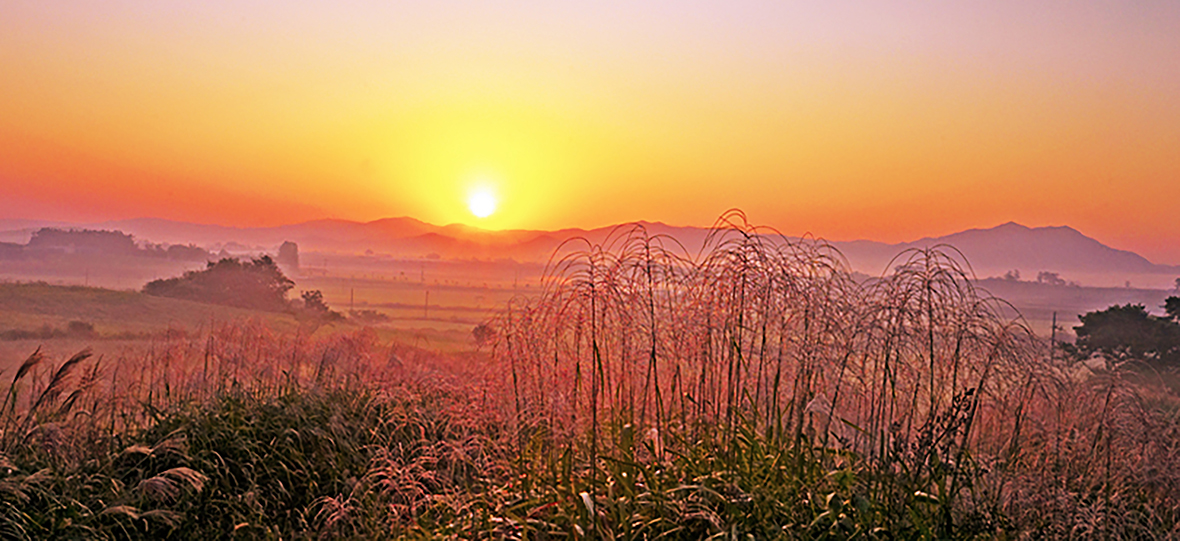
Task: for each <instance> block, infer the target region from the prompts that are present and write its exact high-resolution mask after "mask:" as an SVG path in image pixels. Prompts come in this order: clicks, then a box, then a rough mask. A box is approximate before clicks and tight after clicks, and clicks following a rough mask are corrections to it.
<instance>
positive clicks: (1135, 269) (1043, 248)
mask: <svg viewBox="0 0 1180 541" xmlns="http://www.w3.org/2000/svg"><path fill="white" fill-rule="evenodd" d="M640 223H641V224H642V225H643V226H644V227H645V228H646V229H647V230H648V232H649V233H651V234H662V235H668V236H670V237H673V238H675V239H677V240H678V241H680V242H681V243H682V244H683V245H684V246H685V249H686V250H687V251H688V252H689V253H690V254H695V253H696V252H697V251H698V250H699V249H700V248H701V246H702V245H703V243H704V240H705V238H706V236H707V235H708V232H709V230H708V229H707V228H700V227H679V226H670V225H666V224H663V223H658V222H657V223H652V222H640ZM47 226H48V227H69V228H90V229H110V230H120V231H123V232H125V233H129V234H131V235H134V236H135V237H136V238H137V239H139V240H141V241H150V242H153V243H168V244H189V243H192V244H196V245H198V246H202V247H207V248H213V249H220V248H223V247H227V246H230V247H234V248H237V249H238V250H249V249H256V250H260V251H261V250H271V251H273V250H274V249H275V248H276V247H277V246H278V245H279V244H281V243H282V242H284V241H288V240H290V241H294V242H296V243H298V244H299V246H300V249H301V250H303V251H309V252H321V253H336V254H346V253H366V252H369V253H380V254H390V255H393V256H395V257H423V256H431V257H441V258H447V259H470V258H477V259H504V258H511V259H515V260H517V261H545V260H547V259H548V257H549V256H550V255H551V254H552V253H553V250H554V249H556V248H557V247H558V246H560V245H561V243H563V242H565V241H567V240H569V239H572V238H576V237H584V238H586V239H588V240H590V241H592V242H601V241H602V240H604V239H605V238H606V237H607V236H608V235H609V234H610V232H611V231H612V230H613V229H614V227H603V228H597V229H590V230H584V229H562V230H557V231H530V230H508V231H487V230H481V229H477V228H472V227H468V226H463V225H447V226H438V225H433V224H429V223H426V222H423V221H420V220H416V219H414V218H408V217H402V218H387V219H382V220H376V221H372V222H367V223H362V222H353V221H347V220H333V219H328V220H315V221H310V222H304V223H298V224H292V225H283V226H277V227H257V228H238V227H226V226H218V225H203V224H192V223H186V222H177V221H171V220H165V219H158V218H140V219H131V220H119V221H110V222H102V223H92V224H68V223H53V222H37V221H28V220H0V241H3V242H17V243H23V242H26V241H27V240H28V237H29V236H30V235H31V234H32V232H33V231H35V230H36V229H38V228H40V227H47ZM832 245H833V246H835V247H836V248H837V249H838V250H839V251H840V252H841V253H842V254H843V255H844V256H845V257H846V258H847V260H848V262H849V264H850V265H851V266H852V268H853V269H854V270H856V271H858V272H862V273H865V274H868V275H879V274H881V273H882V272H883V271H884V270H885V269H886V268H887V267H888V265H889V262H890V261H891V260H892V259H893V258H894V257H895V256H897V255H898V254H899V253H901V252H903V251H904V250H906V249H910V248H924V247H929V246H935V245H950V246H954V247H955V248H957V249H958V250H959V251H961V252H962V253H963V255H964V256H965V257H966V258H967V260H968V261H969V262H970V264H971V266H972V268H973V270H974V271H975V273H976V275H977V276H979V277H980V278H985V277H992V276H1001V275H1004V274H1006V273H1009V272H1010V271H1015V272H1018V273H1020V275H1021V276H1022V277H1023V278H1024V279H1025V280H1031V279H1036V277H1037V275H1038V273H1040V272H1053V273H1058V274H1059V275H1060V276H1061V278H1063V279H1065V280H1068V281H1072V282H1077V283H1081V284H1085V285H1095V286H1124V285H1126V283H1127V282H1132V283H1133V285H1134V286H1137V287H1156V288H1171V287H1172V286H1173V285H1174V282H1173V281H1174V280H1175V278H1176V277H1177V276H1180V266H1174V265H1161V264H1156V263H1153V262H1151V261H1149V260H1147V259H1146V258H1144V257H1142V256H1140V255H1138V254H1136V253H1134V252H1130V251H1126V250H1119V249H1116V248H1112V247H1109V246H1106V245H1104V244H1102V243H1101V242H1099V241H1097V240H1095V239H1092V238H1090V237H1087V236H1085V235H1084V234H1082V233H1081V232H1079V231H1077V230H1075V229H1073V228H1071V227H1067V226H1058V227H1037V228H1030V227H1025V226H1023V225H1020V224H1017V223H1013V222H1009V223H1006V224H1003V225H999V226H996V227H992V228H987V229H970V230H967V231H962V232H959V233H954V234H951V235H946V236H942V237H929V238H923V239H919V240H915V241H912V242H905V243H898V244H888V243H883V242H877V241H872V240H855V241H833V242H832Z"/></svg>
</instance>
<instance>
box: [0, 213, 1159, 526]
mask: <svg viewBox="0 0 1180 541" xmlns="http://www.w3.org/2000/svg"><path fill="white" fill-rule="evenodd" d="M762 233H766V232H764V231H762V230H758V229H756V228H752V227H750V226H749V225H747V224H745V223H744V222H743V221H742V219H741V216H740V215H731V216H727V217H726V220H725V221H724V222H722V223H720V224H719V226H718V228H717V231H716V234H715V237H714V238H712V239H711V242H712V244H711V245H710V246H711V251H709V252H708V253H707V254H706V255H705V256H704V257H702V258H693V257H689V256H687V255H685V254H683V253H682V252H680V251H679V250H678V248H677V246H676V245H675V243H674V242H672V241H670V240H669V239H664V238H660V237H651V236H648V235H647V234H646V232H645V231H643V229H642V228H634V229H630V230H623V231H620V232H618V234H617V235H616V236H614V237H612V238H611V239H608V242H606V243H604V244H601V245H593V244H589V243H587V244H584V245H580V246H568V247H567V248H568V250H567V251H566V252H563V253H562V254H559V256H558V257H557V258H555V260H554V264H553V265H552V266H551V268H550V269H549V271H548V272H547V274H546V279H545V282H544V284H543V288H542V289H541V291H540V293H539V295H538V296H536V297H534V298H531V299H517V300H515V301H513V302H511V303H510V304H508V305H507V306H506V307H505V309H504V310H502V311H501V312H499V315H498V316H497V318H496V319H495V320H494V321H492V322H491V328H492V329H493V336H492V339H491V342H492V343H491V345H489V347H487V348H485V349H484V350H483V351H477V352H471V351H468V352H459V351H453V352H450V353H439V352H436V351H432V350H430V349H426V348H420V347H414V346H413V345H408V344H406V343H405V342H400V341H398V340H391V339H390V338H389V337H383V336H381V335H379V334H378V333H377V332H375V331H373V330H372V329H355V328H340V329H336V331H337V332H328V333H322V334H320V333H317V334H306V333H301V332H300V331H299V329H295V330H294V332H284V331H282V330H275V329H272V328H270V327H269V326H268V325H266V324H264V323H262V322H261V321H259V320H252V321H247V322H244V323H242V322H237V323H223V324H216V325H211V326H208V327H206V328H205V330H204V331H203V332H200V333H190V334H186V335H183V336H180V335H175V336H164V337H161V338H159V339H158V340H156V341H153V342H152V347H151V348H149V349H146V350H141V351H140V353H139V354H138V355H137V356H126V357H124V358H120V359H118V360H117V362H112V361H113V360H106V361H103V360H102V359H98V358H96V357H90V356H87V355H86V354H80V355H76V356H74V357H65V356H57V357H51V358H48V359H43V358H41V357H39V356H38V355H36V354H34V355H33V356H31V357H28V358H27V359H26V360H25V361H24V362H23V363H22V367H23V368H19V367H18V368H17V369H16V370H15V372H8V373H7V374H12V376H13V378H12V379H11V380H10V381H11V382H12V383H11V388H10V390H9V392H8V393H7V395H6V398H5V400H4V403H3V407H2V408H0V430H2V432H0V466H3V468H2V469H0V535H4V536H5V537H13V538H22V537H24V538H86V539H92V538H99V539H155V538H175V539H210V538H242V539H311V538H357V539H371V538H410V539H416V538H456V539H471V538H486V539H566V538H576V539H577V538H584V539H659V538H663V539H701V538H714V539H732V538H742V539H751V538H752V539H977V538H979V539H990V538H1049V539H1055V538H1061V539H1068V538H1112V539H1119V538H1128V539H1129V538H1134V539H1163V538H1173V537H1175V536H1177V535H1178V534H1180V489H1178V487H1180V477H1178V476H1180V401H1178V400H1177V399H1176V397H1175V396H1173V395H1172V394H1171V393H1170V392H1168V391H1167V389H1163V388H1158V387H1152V386H1150V385H1145V384H1144V383H1143V382H1142V381H1139V380H1137V379H1136V378H1135V377H1131V375H1130V374H1128V373H1126V372H1124V371H1123V370H1122V367H1119V366H1116V365H1113V364H1111V365H1108V366H1106V367H1105V368H1103V369H1099V370H1097V371H1096V372H1093V373H1090V374H1089V375H1085V376H1079V374H1078V373H1077V372H1076V371H1075V370H1074V368H1076V367H1075V366H1073V365H1072V364H1070V363H1069V362H1067V361H1066V360H1065V359H1063V358H1062V357H1061V356H1059V355H1056V354H1054V353H1052V352H1051V351H1050V349H1049V344H1048V343H1047V342H1046V341H1044V340H1043V339H1041V338H1040V337H1038V336H1036V335H1035V334H1034V333H1032V332H1030V330H1029V329H1028V327H1027V325H1026V324H1025V323H1024V322H1023V321H1022V320H1020V319H1019V318H1017V319H1012V318H1010V317H1007V316H1006V315H1005V314H1006V313H1007V312H1006V308H1005V306H1004V304H1003V302H1002V301H999V300H998V299H994V298H991V297H989V296H988V295H987V294H986V293H984V292H982V291H980V290H978V289H976V288H975V287H974V286H973V282H972V281H971V280H970V279H969V277H968V276H967V275H966V274H965V273H964V272H963V271H962V268H961V267H960V266H959V264H958V263H957V262H956V261H955V260H954V259H953V258H951V257H948V256H947V255H946V254H944V253H941V252H938V251H934V250H923V251H914V252H910V253H908V254H906V257H905V258H904V259H902V260H899V261H898V265H895V266H894V271H893V272H892V273H891V274H889V275H887V276H883V277H880V278H879V279H875V280H871V281H869V282H859V281H856V280H852V279H851V277H850V275H849V273H848V272H847V270H846V269H843V268H842V267H841V263H840V261H839V258H838V257H835V254H833V253H832V252H831V250H830V249H829V248H828V247H826V246H825V245H823V244H822V243H816V242H809V241H804V242H799V243H793V242H786V241H782V240H776V238H775V237H773V236H768V235H766V234H762ZM6 377H7V376H6Z"/></svg>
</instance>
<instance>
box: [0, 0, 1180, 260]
mask: <svg viewBox="0 0 1180 541" xmlns="http://www.w3.org/2000/svg"><path fill="white" fill-rule="evenodd" d="M815 4H820V3H818V2H784V1H773V2H732V1H731V2H714V3H702V2H646V3H640V2H586V3H583V4H570V3H564V2H562V3H559V2H551V3H540V2H523V1H514V2H472V3H466V2H451V1H436V2H422V3H409V2H388V1H386V2H376V1H375V2H348V1H337V2H330V3H329V2H323V3H316V2H295V1H285V2H248V1H234V2H228V1H208V0H207V1H203V2H159V1H150V2H149V1H136V2H132V1H104V2H74V1H68V2H67V1H57V0H39V1H21V0H0V73H3V74H4V77H3V78H0V218H37V219H64V220H72V221H91V220H105V219H117V218H130V217H139V216H159V217H167V218H174V219H180V220H187V221H195V222H203V223H220V224H226V225H274V224H280V223H291V222H297V221H303V220H309V219H316V218H323V217H337V218H346V219H353V220H371V219H377V218H381V217H387V216H403V215H408V216H413V217H416V218H420V219H423V220H426V221H430V222H434V223H451V222H462V223H468V224H472V225H477V226H481V227H487V228H493V229H500V228H546V229H550V228H560V227H595V226H601V225H606V224H609V223H615V222H620V221H629V220H638V219H645V220H660V221H665V222H669V223H673V224H678V225H708V224H710V223H712V221H713V219H714V218H716V217H717V215H718V214H720V213H721V212H722V211H724V210H725V209H727V208H730V207H740V208H742V209H744V210H745V211H746V212H747V214H749V215H750V217H751V219H752V220H754V221H755V222H758V223H762V224H769V225H774V226H776V227H778V228H780V229H781V230H782V231H783V232H785V233H790V234H801V233H804V232H808V231H809V232H812V233H814V234H816V235H820V236H823V237H826V238H830V239H839V240H844V239H853V238H872V239H876V240H883V241H902V240H912V239H914V238H918V237H922V236H927V235H940V234H946V233H950V232H954V231H957V230H961V229H965V228H970V227H990V226H993V225H997V224H999V223H1002V222H1006V221H1009V220H1015V221H1018V222H1020V223H1023V224H1025V225H1030V226H1040V225H1071V226H1073V227H1075V228H1078V229H1080V230H1082V231H1083V232H1084V233H1087V234H1089V235H1091V236H1093V237H1096V238H1098V239H1099V240H1101V241H1103V242H1105V243H1107V244H1111V245H1114V246H1116V247H1120V248H1126V249H1132V250H1135V251H1138V252H1140V253H1142V254H1143V255H1145V256H1147V257H1148V258H1150V259H1153V260H1155V261H1157V262H1161V263H1173V264H1180V2H1174V1H1141V2H1115V1H1109V2H1089V1H1069V2H1065V1H1045V2H1027V1H1020V2H1009V1H987V2H970V3H968V2H889V3H885V2H877V1H865V2H824V3H822V4H824V5H823V6H817V5H815ZM477 188H483V189H488V190H491V191H493V192H495V193H496V194H497V195H498V196H499V198H500V199H501V205H500V208H499V210H498V212H496V213H495V214H493V215H492V216H490V217H488V218H485V219H477V218H475V217H474V216H472V215H471V214H470V212H468V210H467V207H466V204H465V202H464V200H465V198H466V194H468V193H469V192H470V191H471V190H473V189H477Z"/></svg>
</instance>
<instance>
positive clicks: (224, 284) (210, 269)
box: [143, 255, 295, 312]
mask: <svg viewBox="0 0 1180 541" xmlns="http://www.w3.org/2000/svg"><path fill="white" fill-rule="evenodd" d="M293 287H295V282H293V281H291V280H290V279H289V278H287V277H286V276H284V275H283V271H281V270H279V267H278V266H277V265H275V262H274V260H272V259H271V258H270V256H265V255H264V256H262V257H259V258H256V259H253V260H250V261H247V262H244V263H243V262H242V261H239V260H237V259H234V258H224V259H221V260H220V261H217V262H212V261H210V262H209V263H208V264H207V265H206V267H205V269H204V270H200V271H188V272H186V273H184V275H183V276H180V277H177V278H167V279H163V280H153V281H151V282H148V284H147V285H145V286H143V292H144V293H146V294H148V295H155V296H158V297H172V298H175V299H186V300H191V301H197V302H207V303H211V304H224V305H227V306H237V307H240V308H250V309H254V310H268V311H275V312H281V311H285V310H287V309H288V308H289V304H288V302H287V292H288V291H290V290H291V288H293Z"/></svg>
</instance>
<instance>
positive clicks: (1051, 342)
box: [1049, 312, 1057, 362]
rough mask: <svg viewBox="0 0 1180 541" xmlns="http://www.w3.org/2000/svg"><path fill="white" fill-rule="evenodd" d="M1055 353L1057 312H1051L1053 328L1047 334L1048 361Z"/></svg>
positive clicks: (1051, 359)
mask: <svg viewBox="0 0 1180 541" xmlns="http://www.w3.org/2000/svg"><path fill="white" fill-rule="evenodd" d="M1056 355H1057V312H1053V330H1052V332H1051V333H1050V335H1049V361H1050V362H1052V361H1053V358H1054V357H1055V356H1056Z"/></svg>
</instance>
